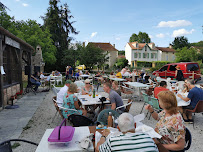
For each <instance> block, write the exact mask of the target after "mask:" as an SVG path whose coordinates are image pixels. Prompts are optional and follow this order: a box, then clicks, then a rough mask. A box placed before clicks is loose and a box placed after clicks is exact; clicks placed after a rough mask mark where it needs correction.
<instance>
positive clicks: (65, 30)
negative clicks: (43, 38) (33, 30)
mask: <svg viewBox="0 0 203 152" xmlns="http://www.w3.org/2000/svg"><path fill="white" fill-rule="evenodd" d="M59 3H60V0H50V1H49V7H48V9H47V13H46V14H45V16H44V17H42V18H43V20H44V26H45V27H47V28H48V29H49V30H50V32H51V34H52V39H53V41H54V44H55V45H56V46H57V52H56V59H57V62H56V68H57V69H59V70H64V67H65V66H67V65H64V62H62V60H61V58H63V56H64V52H65V50H66V51H68V48H69V47H68V45H69V43H70V41H71V40H72V37H70V34H71V33H72V34H78V32H77V31H76V29H75V28H74V27H73V25H72V24H73V23H74V22H71V21H70V20H71V19H72V18H73V16H72V15H70V13H71V12H70V10H69V9H68V5H67V4H64V5H61V6H58V4H59Z"/></svg>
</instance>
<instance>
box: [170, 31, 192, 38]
mask: <svg viewBox="0 0 203 152" xmlns="http://www.w3.org/2000/svg"><path fill="white" fill-rule="evenodd" d="M194 31H195V30H194V29H192V30H190V31H187V30H186V29H179V30H174V31H173V34H172V37H177V36H184V35H188V34H192V33H193V32H194Z"/></svg>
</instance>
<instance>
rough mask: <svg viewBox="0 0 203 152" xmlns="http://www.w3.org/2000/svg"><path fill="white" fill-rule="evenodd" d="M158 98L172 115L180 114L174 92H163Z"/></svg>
mask: <svg viewBox="0 0 203 152" xmlns="http://www.w3.org/2000/svg"><path fill="white" fill-rule="evenodd" d="M157 96H158V99H159V100H160V101H161V102H162V103H163V106H164V107H163V108H164V109H166V110H168V111H169V113H170V114H176V113H177V112H178V107H177V99H176V96H175V95H174V93H173V92H171V91H161V92H159V93H158V95H157Z"/></svg>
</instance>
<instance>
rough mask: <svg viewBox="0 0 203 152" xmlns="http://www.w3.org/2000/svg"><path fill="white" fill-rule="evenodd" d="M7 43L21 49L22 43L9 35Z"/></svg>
mask: <svg viewBox="0 0 203 152" xmlns="http://www.w3.org/2000/svg"><path fill="white" fill-rule="evenodd" d="M5 43H6V44H7V45H10V46H12V47H15V48H18V49H20V43H18V42H16V41H15V40H13V39H11V38H9V37H7V36H6V37H5Z"/></svg>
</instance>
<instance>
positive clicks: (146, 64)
mask: <svg viewBox="0 0 203 152" xmlns="http://www.w3.org/2000/svg"><path fill="white" fill-rule="evenodd" d="M137 66H138V67H152V62H146V61H137Z"/></svg>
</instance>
